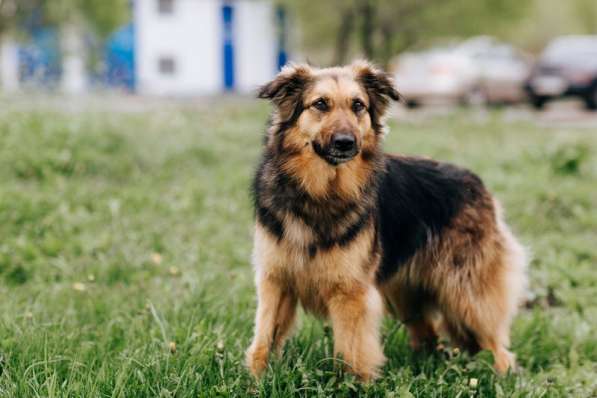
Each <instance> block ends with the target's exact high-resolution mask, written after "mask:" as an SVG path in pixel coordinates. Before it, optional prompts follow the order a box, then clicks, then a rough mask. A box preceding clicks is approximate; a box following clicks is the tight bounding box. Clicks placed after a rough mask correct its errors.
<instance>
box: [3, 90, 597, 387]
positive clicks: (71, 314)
mask: <svg viewBox="0 0 597 398" xmlns="http://www.w3.org/2000/svg"><path fill="white" fill-rule="evenodd" d="M197 108H198V109H190V107H188V106H186V107H170V108H168V109H167V110H155V109H154V110H152V111H147V112H141V113H108V112H101V111H88V112H83V113H76V114H72V113H66V112H60V111H49V110H32V111H25V110H23V109H20V110H19V109H15V110H12V111H11V110H10V109H4V110H2V111H0V181H1V183H0V371H1V375H0V397H38V396H39V397H62V396H68V397H191V396H193V397H194V396H201V397H202V396H251V395H259V396H264V397H288V396H293V395H298V396H320V397H329V396H371V397H374V396H375V397H377V396H379V397H384V396H387V397H411V396H417V397H419V396H420V397H427V396H429V397H468V396H479V397H506V396H519V397H527V396H529V397H552V396H553V397H559V396H561V397H568V396H574V397H583V396H584V397H589V396H596V395H597V377H596V375H597V272H596V271H597V268H596V267H597V210H596V206H597V131H591V130H588V129H585V130H580V129H579V130H575V129H571V128H570V129H567V128H539V127H536V126H534V125H533V124H532V123H530V122H507V121H505V120H504V117H503V114H502V113H501V112H500V111H495V112H493V113H490V114H489V115H488V116H487V117H486V118H485V119H483V120H480V119H478V118H476V117H471V114H469V113H467V112H465V111H456V112H455V113H454V114H452V115H448V116H441V117H434V118H432V119H430V120H427V121H417V122H414V121H411V122H408V121H392V123H391V133H390V134H389V136H388V138H387V141H386V148H387V150H388V151H393V152H402V153H409V154H422V155H428V156H433V157H435V158H438V159H442V160H448V161H453V162H457V163H459V164H462V165H465V166H468V167H471V168H473V169H474V170H476V171H477V172H478V173H479V174H480V175H481V176H482V177H483V178H484V180H485V181H486V183H487V185H488V186H489V187H490V188H491V189H492V190H493V191H494V192H495V194H496V195H497V196H498V197H499V198H500V199H501V200H502V202H503V203H504V206H505V208H506V209H507V218H508V221H509V222H510V223H511V225H512V226H513V228H514V230H515V231H516V232H517V233H518V234H519V235H520V237H521V239H522V240H523V242H524V243H525V244H526V245H528V246H529V247H530V248H531V249H532V252H533V253H534V260H533V261H532V263H531V267H530V274H531V281H532V283H531V285H532V286H531V287H532V289H531V293H532V297H530V302H529V304H528V305H527V308H526V309H524V310H523V311H522V312H521V314H520V316H519V317H518V318H517V320H516V322H515V325H514V330H513V350H514V351H515V352H516V353H517V355H518V359H519V362H520V365H521V366H522V369H521V371H520V373H519V374H516V375H509V376H507V377H498V376H496V375H495V374H494V372H493V371H492V368H491V364H492V357H491V355H490V354H488V353H481V354H479V355H477V356H475V357H473V358H470V357H468V356H466V355H465V354H458V353H453V352H452V353H451V354H450V355H447V354H446V353H441V354H440V353H438V354H435V355H431V356H429V355H416V354H413V353H412V352H411V351H410V349H409V348H408V343H407V336H406V333H405V330H404V328H403V327H401V326H400V324H398V323H396V322H395V321H393V320H391V319H387V320H386V321H385V323H384V329H383V339H384V344H385V352H386V355H387V357H388V358H389V361H388V363H387V365H386V366H385V368H384V370H383V378H381V379H380V380H379V381H377V382H376V383H374V384H371V385H362V384H360V383H359V382H358V381H356V380H355V379H354V378H352V377H351V376H349V375H344V374H341V372H340V371H339V370H338V367H335V366H334V362H333V361H332V359H331V356H332V337H331V332H330V330H329V328H327V327H325V326H324V325H323V324H322V323H321V322H320V321H318V320H315V319H313V318H311V317H310V316H308V315H304V314H301V316H300V319H301V321H300V326H299V328H298V330H297V333H296V334H295V336H294V337H293V338H292V339H291V340H290V342H289V344H288V345H287V347H286V350H285V354H284V357H283V358H282V359H280V360H276V361H273V362H272V363H271V368H270V369H269V370H268V371H267V374H266V375H265V377H264V378H263V380H262V381H261V382H259V383H255V382H253V381H252V379H251V378H250V377H249V376H248V374H247V372H246V370H245V368H244V366H243V356H244V350H245V348H246V347H247V345H248V344H249V340H250V337H251V334H252V327H253V314H254V310H255V300H254V286H253V279H252V272H251V267H250V264H249V255H250V250H251V234H252V232H251V231H252V220H253V216H252V210H251V206H250V198H249V188H248V187H249V182H250V179H251V175H252V173H253V169H254V167H255V165H256V162H257V159H258V155H259V151H260V145H261V139H262V132H263V130H264V124H265V121H266V118H267V111H268V109H267V106H266V105H265V104H259V105H256V104H253V103H249V102H244V101H243V102H240V103H238V102H231V101H224V103H221V104H220V103H216V104H211V105H210V104H205V105H201V106H198V107H197ZM475 380H476V385H475Z"/></svg>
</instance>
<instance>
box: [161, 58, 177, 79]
mask: <svg viewBox="0 0 597 398" xmlns="http://www.w3.org/2000/svg"><path fill="white" fill-rule="evenodd" d="M158 70H159V72H160V74H161V75H164V76H172V75H174V74H176V61H175V60H174V58H172V57H160V59H159V60H158Z"/></svg>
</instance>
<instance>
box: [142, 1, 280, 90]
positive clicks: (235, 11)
mask: <svg viewBox="0 0 597 398" xmlns="http://www.w3.org/2000/svg"><path fill="white" fill-rule="evenodd" d="M281 20H283V14H280V13H279V12H278V11H277V9H276V7H275V6H274V5H273V4H272V2H270V1H266V0H135V2H134V24H135V65H136V66H135V68H136V71H135V75H136V79H137V91H138V92H139V93H141V94H150V95H174V96H193V95H203V94H213V93H219V92H222V91H232V90H234V91H239V92H249V91H251V90H254V89H255V88H256V87H257V86H259V85H261V84H263V83H265V82H266V81H268V80H269V79H271V78H272V77H273V76H274V75H275V73H276V71H277V69H278V67H279V63H280V60H284V59H285V56H284V55H283V54H282V55H281V53H280V51H283V44H281V42H283V41H284V40H283V33H281V32H283V29H279V26H282V25H283V23H280V21H281Z"/></svg>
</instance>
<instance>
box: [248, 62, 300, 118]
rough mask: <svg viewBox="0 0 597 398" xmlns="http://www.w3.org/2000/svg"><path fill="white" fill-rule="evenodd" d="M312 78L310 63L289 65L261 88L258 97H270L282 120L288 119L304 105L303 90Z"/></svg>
mask: <svg viewBox="0 0 597 398" xmlns="http://www.w3.org/2000/svg"><path fill="white" fill-rule="evenodd" d="M311 78H312V69H311V67H310V66H309V65H303V64H299V65H293V64H291V65H287V66H285V67H284V68H282V70H281V71H280V73H278V75H277V76H276V77H275V78H274V80H272V81H271V82H269V83H267V84H266V85H264V86H263V87H261V88H260V90H259V93H258V94H257V97H258V98H264V99H269V100H270V101H271V102H272V103H273V104H274V105H275V106H276V108H277V111H278V115H279V117H280V119H281V120H280V121H288V120H289V119H290V118H291V117H292V115H293V114H294V113H295V112H296V110H297V108H299V107H301V106H302V100H303V92H304V91H305V89H306V87H307V85H308V84H309V82H310V81H311Z"/></svg>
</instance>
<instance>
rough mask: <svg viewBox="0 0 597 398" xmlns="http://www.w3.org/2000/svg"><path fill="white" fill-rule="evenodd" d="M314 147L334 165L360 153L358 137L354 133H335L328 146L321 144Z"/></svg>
mask: <svg viewBox="0 0 597 398" xmlns="http://www.w3.org/2000/svg"><path fill="white" fill-rule="evenodd" d="M314 148H315V152H317V154H318V155H319V156H321V157H322V158H324V159H325V160H326V161H327V162H328V163H330V164H332V165H334V166H335V165H338V164H340V163H344V162H347V161H349V160H350V159H352V158H354V157H355V156H356V155H357V153H359V148H358V144H357V139H356V137H355V136H354V134H352V133H334V134H333V135H332V139H331V140H330V143H329V145H328V146H327V147H326V148H321V146H319V145H314Z"/></svg>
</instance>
